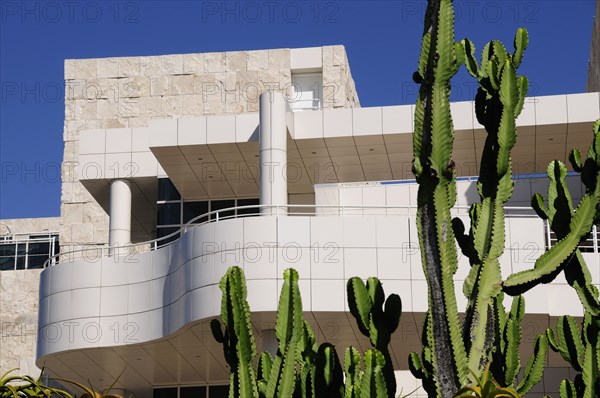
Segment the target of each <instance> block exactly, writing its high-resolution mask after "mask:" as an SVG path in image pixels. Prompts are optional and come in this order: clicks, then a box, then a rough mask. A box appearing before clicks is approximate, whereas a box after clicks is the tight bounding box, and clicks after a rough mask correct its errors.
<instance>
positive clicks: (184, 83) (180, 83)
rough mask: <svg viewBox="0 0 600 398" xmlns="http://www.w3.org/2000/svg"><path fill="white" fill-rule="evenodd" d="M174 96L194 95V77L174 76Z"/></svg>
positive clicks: (172, 90) (172, 91)
mask: <svg viewBox="0 0 600 398" xmlns="http://www.w3.org/2000/svg"><path fill="white" fill-rule="evenodd" d="M171 93H172V94H194V75H176V76H173V85H172V88H171Z"/></svg>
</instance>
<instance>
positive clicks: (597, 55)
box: [587, 0, 600, 92]
mask: <svg viewBox="0 0 600 398" xmlns="http://www.w3.org/2000/svg"><path fill="white" fill-rule="evenodd" d="M587 91H589V92H596V91H600V0H596V16H595V17H594V29H593V31H592V45H591V47H590V65H589V70H588V82H587Z"/></svg>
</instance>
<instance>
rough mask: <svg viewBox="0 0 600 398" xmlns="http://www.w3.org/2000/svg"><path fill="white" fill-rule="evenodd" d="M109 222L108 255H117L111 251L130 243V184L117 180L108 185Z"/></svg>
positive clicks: (117, 251)
mask: <svg viewBox="0 0 600 398" xmlns="http://www.w3.org/2000/svg"><path fill="white" fill-rule="evenodd" d="M109 212H110V221H109V231H108V243H109V246H110V248H111V249H110V254H119V252H120V250H115V249H112V248H113V247H115V246H123V245H127V244H129V243H131V183H130V182H129V181H127V180H123V179H117V180H113V181H111V183H110V203H109Z"/></svg>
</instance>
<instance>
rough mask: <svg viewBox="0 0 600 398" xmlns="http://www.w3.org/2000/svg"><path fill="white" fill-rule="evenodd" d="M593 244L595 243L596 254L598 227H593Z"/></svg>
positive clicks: (596, 250)
mask: <svg viewBox="0 0 600 398" xmlns="http://www.w3.org/2000/svg"><path fill="white" fill-rule="evenodd" d="M592 237H593V239H592V242H594V253H598V227H597V226H596V225H594V226H592Z"/></svg>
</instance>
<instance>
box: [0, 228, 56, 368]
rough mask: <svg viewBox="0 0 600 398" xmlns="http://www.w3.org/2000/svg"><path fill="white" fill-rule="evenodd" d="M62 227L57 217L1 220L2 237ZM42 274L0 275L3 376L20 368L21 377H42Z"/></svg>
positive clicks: (12, 273)
mask: <svg viewBox="0 0 600 398" xmlns="http://www.w3.org/2000/svg"><path fill="white" fill-rule="evenodd" d="M59 226H60V218H58V217H54V218H19V219H12V220H0V237H1V236H4V235H12V234H38V233H39V234H44V233H48V232H56V231H58V229H59ZM23 237H24V238H26V236H23ZM41 271H42V270H38V269H32V270H22V271H2V272H0V334H1V335H0V374H4V373H5V372H7V371H9V370H11V369H14V368H19V371H18V372H17V373H19V374H29V375H32V376H34V377H37V376H38V375H39V372H40V370H39V369H38V368H37V367H36V366H35V347H36V336H37V321H38V300H39V297H38V293H39V283H40V273H41Z"/></svg>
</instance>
